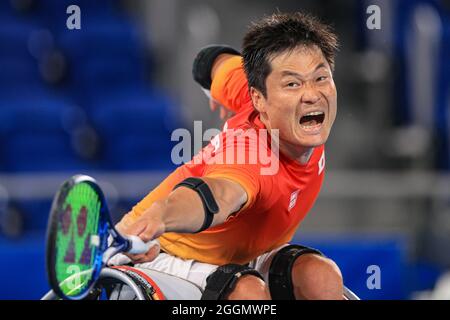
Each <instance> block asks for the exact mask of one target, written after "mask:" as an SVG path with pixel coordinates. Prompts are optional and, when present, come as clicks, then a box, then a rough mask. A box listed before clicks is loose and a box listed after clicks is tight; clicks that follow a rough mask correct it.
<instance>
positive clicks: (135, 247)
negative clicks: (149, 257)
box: [126, 236, 159, 254]
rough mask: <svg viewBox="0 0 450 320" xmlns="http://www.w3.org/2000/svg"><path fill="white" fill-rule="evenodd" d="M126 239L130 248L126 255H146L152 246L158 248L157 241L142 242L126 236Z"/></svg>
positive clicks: (134, 237)
mask: <svg viewBox="0 0 450 320" xmlns="http://www.w3.org/2000/svg"><path fill="white" fill-rule="evenodd" d="M126 238H127V239H128V241H130V247H129V249H128V251H127V253H131V254H141V253H146V252H147V251H148V250H150V248H152V247H153V246H158V248H159V242H158V240H152V241H149V242H144V241H142V240H141V238H139V237H138V236H127V237H126Z"/></svg>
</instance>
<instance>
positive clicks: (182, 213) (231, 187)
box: [117, 177, 247, 238]
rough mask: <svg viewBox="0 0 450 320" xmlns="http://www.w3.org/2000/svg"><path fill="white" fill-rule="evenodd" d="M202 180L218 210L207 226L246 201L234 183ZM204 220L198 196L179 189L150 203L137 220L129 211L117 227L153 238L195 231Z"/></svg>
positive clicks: (226, 215)
mask: <svg viewBox="0 0 450 320" xmlns="http://www.w3.org/2000/svg"><path fill="white" fill-rule="evenodd" d="M202 179H203V181H205V182H206V183H207V184H208V186H209V188H210V190H211V192H212V194H213V196H214V199H215V201H216V203H217V205H218V207H219V212H218V213H216V214H215V215H214V219H213V221H212V224H211V226H215V225H218V224H221V223H223V222H224V221H225V220H226V219H227V218H228V216H229V215H230V214H232V213H234V212H236V211H238V210H239V208H240V207H241V206H242V205H243V204H244V203H245V202H246V201H247V194H246V192H245V190H244V189H243V188H242V187H241V186H240V185H238V184H237V183H235V182H232V181H228V180H225V179H215V178H208V177H204V178H202ZM204 221H205V209H204V207H203V203H202V200H201V198H200V196H199V195H198V194H197V193H196V192H195V191H194V190H191V189H189V188H187V187H179V188H177V189H175V190H174V191H172V192H171V193H170V194H169V195H168V196H166V197H163V198H161V199H159V200H157V201H154V202H153V203H152V204H151V205H150V206H149V207H148V208H147V209H145V210H144V211H143V212H142V214H141V215H139V216H138V217H137V216H136V215H134V213H133V212H130V213H128V214H127V215H126V216H125V217H124V218H123V219H122V220H121V222H120V223H119V224H118V225H117V228H118V229H119V231H121V232H124V233H126V234H129V233H130V232H131V233H132V234H140V233H142V232H145V233H146V234H151V233H154V235H153V236H151V238H156V237H158V236H160V235H161V234H163V233H164V232H181V233H194V232H197V231H198V230H199V229H200V228H201V227H202V225H203V222H204ZM149 226H150V227H149ZM148 228H150V229H148ZM146 229H148V230H147V231H145V230H146Z"/></svg>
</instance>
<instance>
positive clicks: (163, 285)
mask: <svg viewBox="0 0 450 320" xmlns="http://www.w3.org/2000/svg"><path fill="white" fill-rule="evenodd" d="M140 270H142V269H140ZM145 273H146V274H147V275H148V276H150V277H151V278H152V280H153V281H155V283H156V284H157V285H158V287H159V288H160V289H161V291H162V293H163V294H164V296H165V298H166V299H167V300H200V298H201V296H202V294H203V291H202V289H201V288H200V287H198V286H197V285H195V284H194V283H192V282H190V281H187V280H185V279H181V278H179V277H175V276H172V275H169V274H166V273H163V272H159V271H155V270H150V269H146V270H145ZM106 279H114V280H118V281H121V282H122V283H123V284H125V285H127V286H128V287H129V288H130V289H131V290H132V292H133V293H134V295H135V296H136V299H135V300H146V298H145V296H144V294H143V292H142V290H141V289H140V288H139V287H138V286H137V285H136V283H135V282H134V281H133V280H132V279H131V278H130V277H129V276H127V275H126V274H125V273H123V272H121V271H118V270H116V269H113V268H104V269H102V271H101V273H100V277H99V279H98V282H100V283H101V282H102V280H103V281H104V280H106ZM59 299H60V298H59V297H58V296H57V295H56V294H55V292H54V291H53V290H50V291H49V292H48V293H47V294H45V295H44V296H43V297H42V298H41V300H59ZM343 299H344V300H360V299H359V297H358V296H357V295H356V294H354V293H353V292H352V291H351V290H350V289H348V288H347V287H345V286H344V297H343Z"/></svg>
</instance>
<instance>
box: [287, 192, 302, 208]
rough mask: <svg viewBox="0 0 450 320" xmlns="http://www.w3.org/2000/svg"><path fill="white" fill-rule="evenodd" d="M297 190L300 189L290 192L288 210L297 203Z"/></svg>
mask: <svg viewBox="0 0 450 320" xmlns="http://www.w3.org/2000/svg"><path fill="white" fill-rule="evenodd" d="M299 192H300V190H295V191H294V192H292V194H291V199H290V200H289V207H288V211H291V209H292V208H293V207H295V204H296V203H297V198H298V194H299Z"/></svg>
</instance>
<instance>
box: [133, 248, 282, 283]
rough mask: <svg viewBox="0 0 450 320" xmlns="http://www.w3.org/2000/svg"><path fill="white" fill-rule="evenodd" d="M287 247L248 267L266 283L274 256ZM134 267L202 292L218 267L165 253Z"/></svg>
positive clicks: (259, 259) (274, 251) (260, 257)
mask: <svg viewBox="0 0 450 320" xmlns="http://www.w3.org/2000/svg"><path fill="white" fill-rule="evenodd" d="M287 245H288V244H284V245H282V246H280V247H278V248H276V249H274V250H272V251H270V252H267V253H264V254H262V255H260V256H259V257H257V258H256V259H254V260H253V261H251V262H250V263H249V267H250V268H252V269H255V270H257V271H258V272H259V273H261V275H262V276H263V278H264V280H265V281H266V283H267V281H268V277H269V268H270V263H271V262H272V259H273V257H274V255H275V254H276V253H277V252H278V251H279V250H280V249H281V248H283V247H285V246H287ZM136 267H138V268H145V269H152V270H156V271H160V272H164V273H167V274H170V275H172V276H175V277H179V278H182V279H185V280H187V281H190V282H192V283H194V284H195V285H197V286H198V287H200V288H201V289H202V290H204V289H205V287H206V278H208V276H209V275H210V274H211V273H213V272H214V271H215V270H216V269H217V268H218V267H219V266H217V265H214V264H209V263H203V262H198V261H195V260H185V259H182V258H179V257H175V256H172V255H169V254H167V253H160V254H159V255H158V256H157V257H156V259H155V260H153V261H151V262H146V263H141V264H137V265H136Z"/></svg>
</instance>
